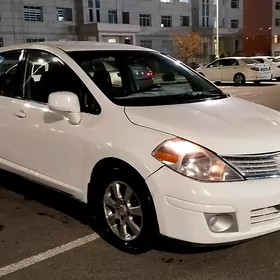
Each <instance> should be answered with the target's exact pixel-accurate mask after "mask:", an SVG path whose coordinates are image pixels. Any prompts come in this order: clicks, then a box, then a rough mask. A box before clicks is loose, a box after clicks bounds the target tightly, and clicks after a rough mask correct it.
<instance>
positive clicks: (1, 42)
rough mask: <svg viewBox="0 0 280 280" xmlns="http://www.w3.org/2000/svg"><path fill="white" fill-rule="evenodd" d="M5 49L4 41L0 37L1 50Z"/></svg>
mask: <svg viewBox="0 0 280 280" xmlns="http://www.w3.org/2000/svg"><path fill="white" fill-rule="evenodd" d="M1 47H4V41H3V37H0V48H1Z"/></svg>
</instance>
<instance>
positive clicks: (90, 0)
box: [88, 0, 93, 8]
mask: <svg viewBox="0 0 280 280" xmlns="http://www.w3.org/2000/svg"><path fill="white" fill-rule="evenodd" d="M88 7H89V8H93V0H88Z"/></svg>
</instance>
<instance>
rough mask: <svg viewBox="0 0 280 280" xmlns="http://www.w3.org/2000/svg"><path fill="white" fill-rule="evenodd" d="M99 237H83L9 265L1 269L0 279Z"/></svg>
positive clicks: (94, 234)
mask: <svg viewBox="0 0 280 280" xmlns="http://www.w3.org/2000/svg"><path fill="white" fill-rule="evenodd" d="M98 237H99V236H98V235H97V234H96V233H93V234H90V235H87V236H84V237H81V238H79V239H76V240H74V241H72V242H69V243H67V244H63V245H60V246H58V247H56V248H53V249H50V250H48V251H46V252H43V253H40V254H38V255H35V256H33V257H30V258H27V259H24V260H22V261H19V262H17V263H13V264H10V265H7V266H5V267H2V268H0V278H1V277H3V276H5V275H8V274H10V273H13V272H16V271H18V270H21V269H23V268H26V267H29V266H31V265H34V264H36V263H39V262H42V261H45V260H47V259H50V258H52V257H54V256H57V255H59V254H62V253H65V252H67V251H70V250H72V249H75V248H77V247H80V246H83V245H85V244H87V243H90V242H92V241H94V240H95V239H97V238H98Z"/></svg>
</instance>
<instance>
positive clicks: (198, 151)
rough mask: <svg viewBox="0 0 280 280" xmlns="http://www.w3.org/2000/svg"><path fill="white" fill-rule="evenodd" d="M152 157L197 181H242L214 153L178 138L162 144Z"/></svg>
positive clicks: (240, 177) (237, 174) (241, 178)
mask: <svg viewBox="0 0 280 280" xmlns="http://www.w3.org/2000/svg"><path fill="white" fill-rule="evenodd" d="M152 155H153V156H154V157H155V158H156V159H157V160H159V161H161V162H162V163H164V164H165V165H166V166H168V167H169V168H171V169H173V170H175V171H177V172H179V173H181V174H183V175H185V176H187V177H189V178H192V179H195V180H198V181H206V182H207V181H208V182H229V181H241V180H244V178H243V177H242V176H241V175H240V174H239V173H238V172H237V171H235V170H234V169H232V168H231V167H230V166H229V165H227V164H226V163H225V162H224V161H223V160H222V159H221V158H219V157H218V156H217V155H215V154H214V153H212V152H210V151H208V150H206V149H205V148H203V147H200V146H199V145H196V144H194V143H191V142H188V141H186V140H183V139H180V138H174V139H171V140H167V141H165V142H163V143H162V144H161V145H159V146H158V147H157V148H156V149H155V150H154V151H153V153H152Z"/></svg>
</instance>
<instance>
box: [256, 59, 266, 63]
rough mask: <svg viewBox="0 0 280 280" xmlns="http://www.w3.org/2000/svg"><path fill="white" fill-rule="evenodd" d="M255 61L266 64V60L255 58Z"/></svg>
mask: <svg viewBox="0 0 280 280" xmlns="http://www.w3.org/2000/svg"><path fill="white" fill-rule="evenodd" d="M255 60H257V61H258V62H260V63H264V60H263V59H262V58H255Z"/></svg>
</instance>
